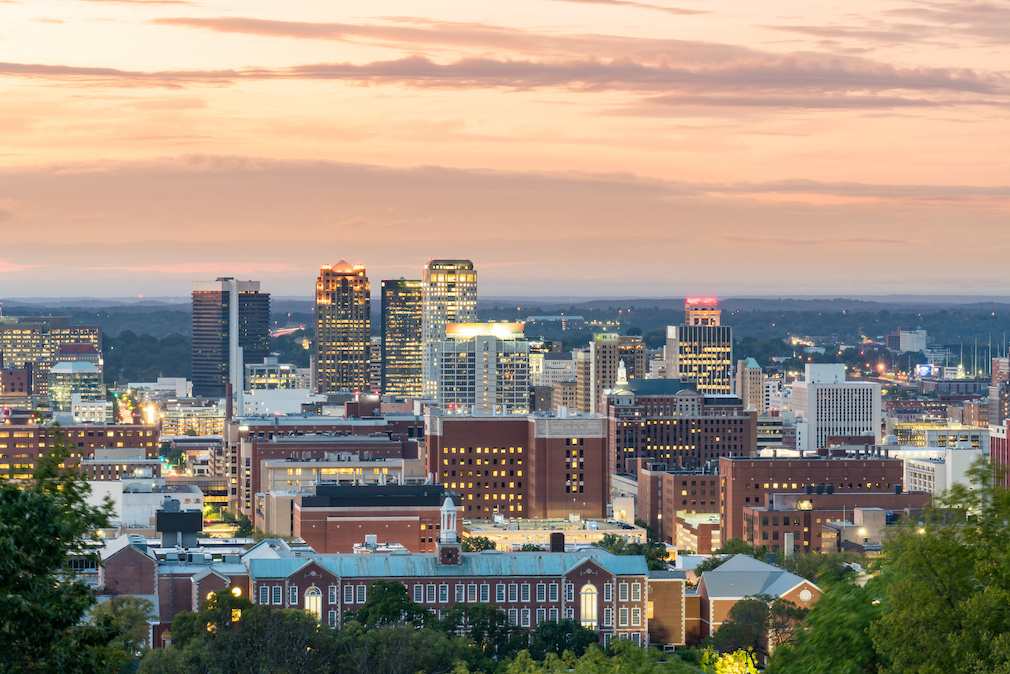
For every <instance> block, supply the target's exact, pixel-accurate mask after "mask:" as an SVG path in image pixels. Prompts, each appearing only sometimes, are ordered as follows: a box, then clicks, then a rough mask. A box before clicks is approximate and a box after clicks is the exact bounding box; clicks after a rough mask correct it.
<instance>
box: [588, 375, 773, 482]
mask: <svg viewBox="0 0 1010 674" xmlns="http://www.w3.org/2000/svg"><path fill="white" fill-rule="evenodd" d="M604 414H605V416H606V417H607V446H608V450H609V458H608V465H609V471H610V472H611V473H627V472H628V471H629V465H628V463H629V460H630V459H635V458H639V459H647V460H650V461H653V462H657V463H666V464H667V465H669V466H670V468H677V469H687V468H701V467H702V466H704V465H705V463H707V462H708V461H713V460H718V459H719V458H720V457H723V456H750V455H751V452H753V451H754V450H755V449H756V448H757V413H756V412H748V411H745V410H744V408H743V403H742V402H741V401H740V399H739V398H737V397H736V396H728V395H705V394H702V393H699V392H698V391H697V390H696V389H695V388H694V386H693V385H692V384H688V383H684V382H681V381H680V380H677V379H631V380H629V381H628V382H627V383H626V384H620V385H618V386H615V388H614V389H613V390H611V391H610V393H609V395H607V396H606V400H605V401H604Z"/></svg>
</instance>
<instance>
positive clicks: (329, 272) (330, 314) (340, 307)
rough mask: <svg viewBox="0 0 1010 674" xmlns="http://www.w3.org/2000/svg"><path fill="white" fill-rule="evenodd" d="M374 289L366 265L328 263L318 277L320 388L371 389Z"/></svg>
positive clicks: (342, 262) (341, 262)
mask: <svg viewBox="0 0 1010 674" xmlns="http://www.w3.org/2000/svg"><path fill="white" fill-rule="evenodd" d="M371 310H372V288H371V286H370V285H369V283H368V277H367V276H365V265H362V264H356V265H353V266H351V265H350V264H349V263H348V262H347V260H341V261H340V262H338V263H337V264H334V265H330V264H324V265H323V266H322V268H321V269H320V270H319V278H318V279H316V363H315V367H316V370H315V375H316V376H315V378H316V391H317V392H319V393H327V392H331V391H365V390H368V380H369V376H370V375H369V367H368V350H369V344H370V340H369V337H370V331H371Z"/></svg>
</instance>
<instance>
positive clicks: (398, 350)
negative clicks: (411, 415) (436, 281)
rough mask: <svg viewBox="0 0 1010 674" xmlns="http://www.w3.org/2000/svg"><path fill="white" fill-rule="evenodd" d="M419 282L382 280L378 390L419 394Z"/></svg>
mask: <svg viewBox="0 0 1010 674" xmlns="http://www.w3.org/2000/svg"><path fill="white" fill-rule="evenodd" d="M423 306H424V303H423V301H422V296H421V281H420V280H417V281H408V280H406V279H400V280H398V281H397V280H389V279H387V280H385V281H383V282H382V392H383V393H387V394H390V395H397V396H410V397H417V396H420V395H421V363H422V362H423V353H424V351H423V342H422V340H421V337H422V312H421V309H422V307H423Z"/></svg>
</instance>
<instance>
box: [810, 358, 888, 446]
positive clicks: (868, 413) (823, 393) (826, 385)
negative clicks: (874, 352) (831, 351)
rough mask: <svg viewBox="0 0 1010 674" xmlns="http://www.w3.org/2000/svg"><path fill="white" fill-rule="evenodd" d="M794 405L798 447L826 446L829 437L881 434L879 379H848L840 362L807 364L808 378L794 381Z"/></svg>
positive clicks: (876, 437) (878, 437)
mask: <svg viewBox="0 0 1010 674" xmlns="http://www.w3.org/2000/svg"><path fill="white" fill-rule="evenodd" d="M792 390H793V397H792V400H793V402H792V407H793V411H794V412H795V413H796V415H797V417H799V420H798V422H797V425H796V433H797V438H796V448H797V449H803V450H808V451H810V450H818V449H826V448H827V446H828V442H827V440H828V438H829V437H833V436H834V437H854V436H872V437H873V438H874V442H872V443H869V444H875V443H879V442H880V438H881V421H882V416H881V408H882V402H881V393H880V391H881V387H880V384H878V383H876V382H868V381H846V379H845V366H844V365H842V364H840V363H837V364H836V363H831V364H818V365H814V364H809V363H808V364H807V366H806V377H805V381H802V382H793V386H792Z"/></svg>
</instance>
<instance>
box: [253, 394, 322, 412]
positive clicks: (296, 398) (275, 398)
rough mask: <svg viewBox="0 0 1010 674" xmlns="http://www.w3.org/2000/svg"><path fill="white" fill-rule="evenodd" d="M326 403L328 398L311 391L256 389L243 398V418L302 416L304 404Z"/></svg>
mask: <svg viewBox="0 0 1010 674" xmlns="http://www.w3.org/2000/svg"><path fill="white" fill-rule="evenodd" d="M314 402H326V396H325V395H323V394H317V393H315V392H313V391H312V390H310V389H305V388H290V389H254V390H252V391H246V392H245V394H244V395H243V396H242V414H241V416H247V417H249V416H252V417H256V416H263V415H269V414H282V415H283V414H301V411H302V403H314Z"/></svg>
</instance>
